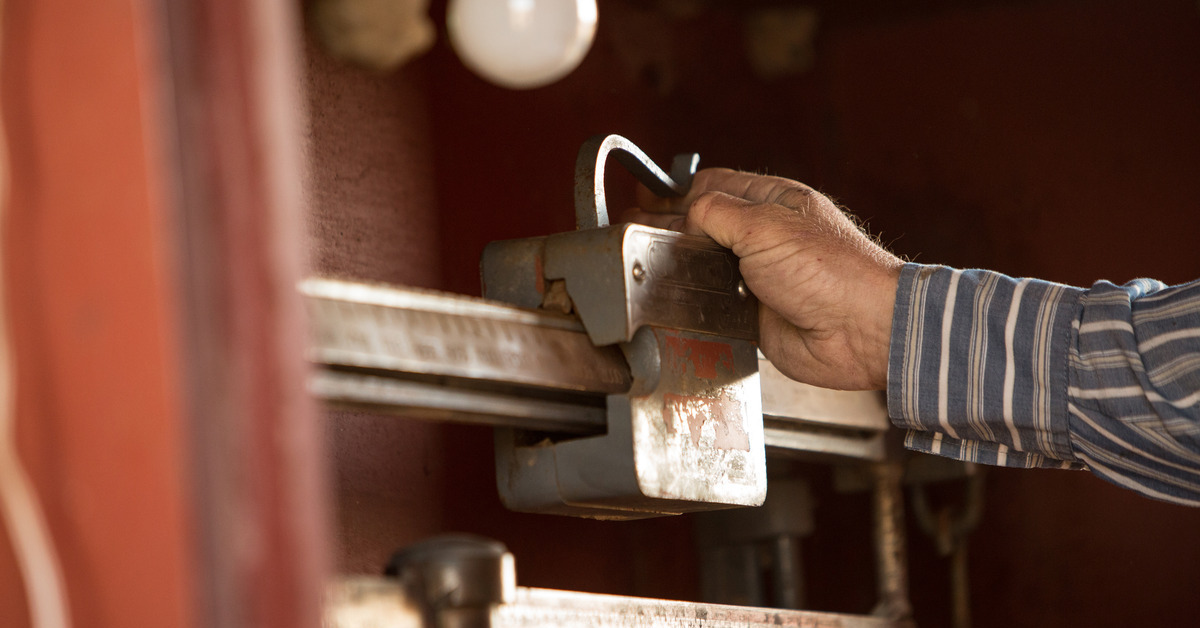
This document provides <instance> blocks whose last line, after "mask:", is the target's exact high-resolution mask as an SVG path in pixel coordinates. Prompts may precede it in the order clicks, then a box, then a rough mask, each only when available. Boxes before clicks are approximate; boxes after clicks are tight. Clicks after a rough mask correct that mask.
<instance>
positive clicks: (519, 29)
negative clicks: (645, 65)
mask: <svg viewBox="0 0 1200 628" xmlns="http://www.w3.org/2000/svg"><path fill="white" fill-rule="evenodd" d="M446 13H447V15H446V23H447V27H448V29H449V31H450V43H451V44H452V45H453V46H454V50H455V52H457V53H458V57H459V58H460V59H462V62H463V63H464V64H465V65H466V66H467V67H468V68H470V69H471V70H472V71H474V72H475V73H476V74H478V75H480V76H482V77H483V78H485V79H487V80H489V81H491V82H493V83H495V84H497V85H501V86H503V87H510V88H513V89H528V88H533V87H541V86H543V85H548V84H550V83H553V82H554V81H557V80H558V79H560V78H562V77H564V76H566V75H567V74H568V73H570V72H571V70H574V69H575V68H576V67H578V66H579V64H580V63H581V62H582V61H583V57H584V56H585V55H586V54H587V51H588V49H589V48H591V46H592V39H593V38H594V37H595V35H596V0H450V6H449V7H447V9H446Z"/></svg>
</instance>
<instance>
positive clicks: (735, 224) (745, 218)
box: [684, 192, 761, 253]
mask: <svg viewBox="0 0 1200 628" xmlns="http://www.w3.org/2000/svg"><path fill="white" fill-rule="evenodd" d="M760 206H761V204H759V203H754V202H751V201H748V200H745V199H742V198H737V197H736V196H731V195H729V194H726V193H724V192H705V193H703V194H701V195H700V197H699V198H697V199H696V201H695V202H694V203H692V207H691V209H690V210H689V211H688V216H687V223H686V224H685V226H684V233H690V234H693V235H706V236H708V237H710V238H712V239H713V240H716V242H717V244H720V245H721V246H723V247H725V248H727V249H733V251H734V252H735V253H736V252H737V251H738V247H737V244H738V243H739V242H741V240H742V239H743V237H744V236H745V234H746V233H747V229H749V228H751V227H752V225H751V223H752V222H753V220H754V213H755V212H754V209H755V208H757V207H760Z"/></svg>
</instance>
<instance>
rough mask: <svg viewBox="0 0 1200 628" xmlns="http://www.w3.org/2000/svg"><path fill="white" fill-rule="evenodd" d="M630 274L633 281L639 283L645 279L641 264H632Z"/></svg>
mask: <svg viewBox="0 0 1200 628" xmlns="http://www.w3.org/2000/svg"><path fill="white" fill-rule="evenodd" d="M630 273H631V274H632V275H633V280H634V281H637V282H641V281H642V280H643V279H645V278H646V269H645V268H643V267H642V263H641V262H634V263H633V268H632V269H631V270H630Z"/></svg>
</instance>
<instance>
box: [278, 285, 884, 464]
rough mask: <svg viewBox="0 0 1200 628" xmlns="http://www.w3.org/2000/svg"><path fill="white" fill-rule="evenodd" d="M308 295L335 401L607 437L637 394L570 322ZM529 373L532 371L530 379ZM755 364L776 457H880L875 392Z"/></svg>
mask: <svg viewBox="0 0 1200 628" xmlns="http://www.w3.org/2000/svg"><path fill="white" fill-rule="evenodd" d="M300 290H301V292H302V293H304V294H305V295H306V297H307V299H306V300H307V303H308V308H309V313H310V319H311V322H312V324H313V326H314V332H315V333H314V334H313V344H312V346H311V347H310V349H309V358H310V360H312V361H313V362H315V363H317V364H319V365H322V366H323V367H325V368H324V369H323V370H321V371H319V372H317V373H316V374H315V375H314V376H313V378H312V379H311V380H310V384H309V388H310V390H311V391H312V392H313V394H314V395H315V396H316V397H317V398H319V399H323V400H325V401H326V402H329V403H333V404H336V405H341V406H352V407H369V408H371V409H374V410H378V411H384V412H388V413H402V414H406V415H408V416H418V417H420V418H426V419H432V420H441V421H452V422H460V423H461V422H465V423H483V424H487V425H495V426H509V427H520V428H525V429H530V430H546V431H553V432H561V433H564V434H599V433H602V432H603V431H604V426H605V420H604V410H603V397H604V395H605V394H609V393H612V392H623V391H625V390H628V388H629V382H630V381H631V375H630V372H629V364H628V363H627V361H626V359H625V357H624V356H623V355H622V354H621V353H620V350H619V349H617V348H616V347H603V348H597V347H595V346H594V345H592V344H591V342H590V340H589V339H588V337H587V335H586V334H585V333H584V332H583V329H582V325H581V324H580V323H579V320H578V319H576V318H573V317H568V316H562V315H556V314H552V313H549V312H545V311H538V310H531V309H524V308H518V307H513V306H510V305H505V304H502V303H497V302H494V301H486V300H482V299H476V298H471V297H464V296H460V295H451V294H446V293H439V292H433V291H428V290H421V289H417V288H408V287H397V286H385V285H382V284H364V283H355V282H347V281H340V280H329V279H309V280H306V281H304V282H303V283H302V284H301V286H300ZM517 352H520V355H514V354H515V353H517ZM526 365H528V366H530V367H531V370H522V368H521V367H523V366H526ZM758 366H759V369H760V372H764V373H767V374H768V376H767V377H766V378H764V379H763V380H762V399H763V402H762V406H763V415H764V432H763V433H764V442H765V445H766V447H767V450H768V453H770V454H773V455H788V456H801V457H811V456H813V455H818V456H832V457H838V458H842V459H853V460H880V459H881V458H882V455H883V447H882V441H881V439H880V438H879V435H880V432H879V431H876V430H877V429H879V428H881V427H885V426H886V425H887V415H886V409H885V408H884V407H883V406H882V403H880V402H879V400H878V393H870V392H868V393H855V392H844V391H830V390H823V389H813V388H812V387H808V386H805V385H803V384H800V383H797V382H794V381H792V380H790V379H787V378H786V377H782V376H778V377H775V376H771V375H770V374H771V373H777V371H775V369H774V367H771V366H770V365H769V363H767V362H766V361H765V360H761V359H760V360H759V361H758ZM514 367H515V368H514ZM793 388H795V389H796V390H792V389H793ZM564 394H565V395H566V396H565V397H563V396H562V395H564ZM556 395H557V396H556ZM675 405H676V406H678V408H677V409H682V408H683V406H681V405H680V404H679V403H676V404H675ZM684 405H686V404H684Z"/></svg>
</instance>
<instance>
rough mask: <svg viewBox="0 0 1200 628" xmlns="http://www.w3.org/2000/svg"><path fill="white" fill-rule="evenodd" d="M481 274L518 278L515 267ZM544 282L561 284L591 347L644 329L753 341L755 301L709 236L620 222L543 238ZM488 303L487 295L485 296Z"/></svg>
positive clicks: (733, 259)
mask: <svg viewBox="0 0 1200 628" xmlns="http://www.w3.org/2000/svg"><path fill="white" fill-rule="evenodd" d="M499 261H500V260H498V259H497V260H493V259H490V258H487V257H485V258H484V268H485V274H486V275H489V276H491V275H495V274H499V273H505V274H513V275H517V276H519V275H521V274H522V273H523V271H522V270H521V269H520V268H504V269H500V270H498V271H490V270H488V267H489V266H490V265H492V264H493V263H496V262H499ZM544 278H545V279H546V280H552V279H562V280H564V281H565V282H566V288H567V293H568V294H569V295H570V297H571V299H572V301H574V303H575V310H576V312H577V313H578V314H579V316H580V317H581V318H582V320H583V325H584V328H585V329H587V332H588V335H589V336H590V337H591V339H592V342H594V343H595V344H597V345H607V344H613V343H617V342H628V341H630V340H632V339H633V334H635V333H636V332H637V330H638V329H639V328H640V327H642V326H644V325H657V326H660V327H670V328H674V329H685V330H688V331H695V332H701V333H708V334H714V335H719V336H726V337H730V338H741V339H744V340H751V341H756V340H757V339H758V302H757V300H756V299H755V298H754V297H753V295H750V294H749V293H748V292H747V291H746V289H745V285H744V282H743V281H742V276H741V272H740V271H739V270H738V260H737V256H735V255H734V254H733V253H732V252H730V251H729V250H727V249H724V248H722V247H720V246H718V245H717V244H716V243H715V242H713V241H712V240H710V239H708V238H704V237H699V236H690V235H684V234H681V233H676V232H674V231H667V230H665V229H657V228H655V227H647V226H645V225H634V224H624V225H618V226H613V227H608V228H604V229H588V230H581V231H574V232H568V233H560V234H555V235H552V236H547V238H546V241H545V260H544ZM485 296H488V297H489V298H491V297H492V296H493V295H492V294H491V293H490V292H489V293H487V294H485Z"/></svg>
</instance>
